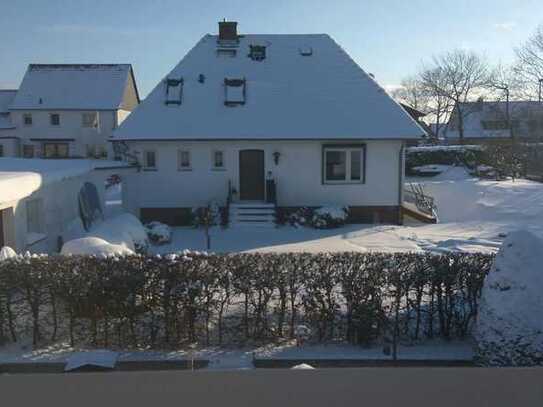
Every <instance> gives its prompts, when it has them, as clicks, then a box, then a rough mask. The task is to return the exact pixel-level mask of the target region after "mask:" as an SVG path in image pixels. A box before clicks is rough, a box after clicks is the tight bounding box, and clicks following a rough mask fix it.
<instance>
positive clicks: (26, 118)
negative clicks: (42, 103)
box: [23, 113, 32, 127]
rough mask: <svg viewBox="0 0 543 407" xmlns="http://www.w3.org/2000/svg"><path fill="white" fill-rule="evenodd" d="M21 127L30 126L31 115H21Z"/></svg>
mask: <svg viewBox="0 0 543 407" xmlns="http://www.w3.org/2000/svg"><path fill="white" fill-rule="evenodd" d="M23 125H24V126H27V127H30V126H32V113H24V114H23Z"/></svg>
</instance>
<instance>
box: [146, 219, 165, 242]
mask: <svg viewBox="0 0 543 407" xmlns="http://www.w3.org/2000/svg"><path fill="white" fill-rule="evenodd" d="M145 230H146V231H147V236H149V240H150V241H151V242H152V243H154V244H158V245H160V244H166V243H170V242H171V241H172V230H171V229H170V227H169V226H168V225H166V224H165V223H161V222H157V221H154V222H149V223H147V224H146V225H145Z"/></svg>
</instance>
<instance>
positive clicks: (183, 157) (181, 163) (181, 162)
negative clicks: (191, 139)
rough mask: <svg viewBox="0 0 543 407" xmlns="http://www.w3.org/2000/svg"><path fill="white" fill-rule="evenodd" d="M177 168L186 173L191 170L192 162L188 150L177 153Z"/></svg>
mask: <svg viewBox="0 0 543 407" xmlns="http://www.w3.org/2000/svg"><path fill="white" fill-rule="evenodd" d="M177 161H178V163H177V168H178V169H179V170H180V171H188V170H190V169H192V162H191V157H190V151H189V150H179V151H178V152H177Z"/></svg>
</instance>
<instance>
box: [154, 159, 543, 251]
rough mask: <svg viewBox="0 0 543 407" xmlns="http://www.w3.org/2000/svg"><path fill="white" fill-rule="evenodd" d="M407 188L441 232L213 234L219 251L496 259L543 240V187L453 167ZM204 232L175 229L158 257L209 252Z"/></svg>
mask: <svg viewBox="0 0 543 407" xmlns="http://www.w3.org/2000/svg"><path fill="white" fill-rule="evenodd" d="M409 181H412V182H419V183H422V184H423V185H424V188H425V191H426V192H427V193H428V194H430V195H432V196H433V197H434V198H435V200H436V203H437V208H438V216H439V221H440V223H438V224H436V225H423V224H411V225H404V226H396V225H347V226H345V227H341V228H338V229H331V230H317V229H311V228H293V227H290V226H282V227H277V228H259V227H250V226H240V227H231V228H228V229H221V228H213V229H212V230H211V251H214V252H238V251H259V252H322V251H331V252H337V251H384V252H394V251H414V250H415V251H416V250H422V251H434V252H440V251H448V250H455V251H467V252H473V251H481V252H495V251H497V249H498V248H499V246H500V245H501V242H502V241H503V239H504V237H505V235H506V234H507V233H509V232H511V231H514V230H518V229H524V230H529V231H531V232H533V233H534V234H536V235H539V236H541V237H543V184H541V183H537V182H532V181H527V180H516V181H514V182H513V181H500V182H496V181H488V180H480V179H478V178H473V177H471V176H469V175H468V174H467V173H466V171H465V170H464V169H463V168H455V167H451V168H449V169H448V170H446V171H444V172H443V173H442V174H440V175H438V176H436V177H433V178H418V179H416V178H414V179H411V180H409ZM205 242H206V240H205V236H204V232H203V230H201V229H194V228H174V229H173V236H172V242H171V243H170V244H168V245H164V246H157V247H154V248H153V251H154V252H155V253H170V252H175V251H179V250H183V249H190V250H206V246H205Z"/></svg>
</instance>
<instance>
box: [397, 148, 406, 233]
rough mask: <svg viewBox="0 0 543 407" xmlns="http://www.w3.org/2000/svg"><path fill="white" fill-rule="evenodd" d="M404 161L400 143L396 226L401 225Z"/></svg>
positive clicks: (403, 150) (403, 152) (403, 151)
mask: <svg viewBox="0 0 543 407" xmlns="http://www.w3.org/2000/svg"><path fill="white" fill-rule="evenodd" d="M404 159H405V142H404V141H402V146H401V148H400V156H399V160H398V163H399V164H398V224H400V225H402V224H403V212H402V204H403V174H404Z"/></svg>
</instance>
